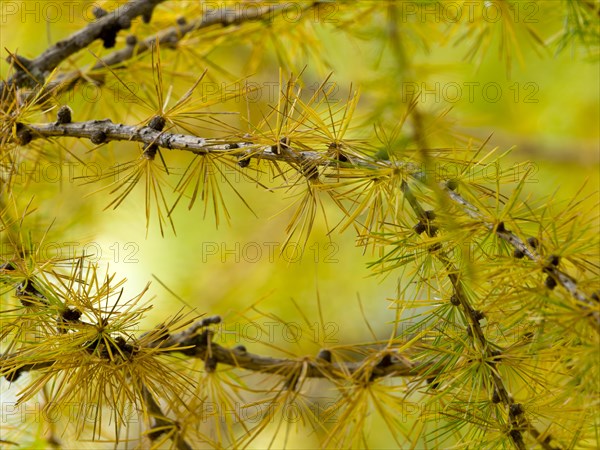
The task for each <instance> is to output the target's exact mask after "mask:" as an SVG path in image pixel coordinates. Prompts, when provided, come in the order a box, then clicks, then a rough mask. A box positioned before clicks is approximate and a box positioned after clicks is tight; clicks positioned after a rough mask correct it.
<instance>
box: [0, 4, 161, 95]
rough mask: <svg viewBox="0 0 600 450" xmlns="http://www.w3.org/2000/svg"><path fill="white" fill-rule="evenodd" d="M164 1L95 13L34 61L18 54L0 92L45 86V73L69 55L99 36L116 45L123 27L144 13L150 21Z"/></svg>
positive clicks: (107, 43)
mask: <svg viewBox="0 0 600 450" xmlns="http://www.w3.org/2000/svg"><path fill="white" fill-rule="evenodd" d="M163 1H165V0H130V1H129V2H128V3H127V4H125V5H123V6H121V7H119V8H117V9H115V10H114V11H112V12H111V13H107V14H105V15H102V14H104V13H102V14H100V13H99V12H97V13H96V16H97V18H98V19H97V20H96V21H95V22H93V23H90V24H89V25H87V26H86V27H85V28H83V29H81V30H79V31H77V32H75V33H73V34H72V35H71V36H69V37H68V38H66V39H63V40H62V41H58V42H57V43H56V44H54V45H53V46H51V47H50V48H48V49H47V50H46V51H44V52H43V53H42V54H41V55H40V56H38V57H37V58H35V59H33V60H27V59H26V58H23V57H20V56H16V57H15V58H16V60H17V61H15V66H16V70H17V72H16V73H15V74H14V75H13V76H12V77H10V78H9V79H8V81H7V82H6V83H4V82H2V83H0V93H1V94H2V95H0V96H2V97H3V96H4V95H3V94H4V92H3V91H4V90H5V89H6V88H19V87H22V86H25V85H27V86H31V87H33V86H35V85H43V84H44V79H45V77H46V75H47V74H48V73H49V72H51V71H52V70H54V69H55V68H56V67H58V65H59V64H60V63H61V62H63V61H64V60H65V59H67V58H68V57H69V56H71V55H73V54H75V53H77V52H78V51H80V50H82V49H84V48H86V47H88V46H89V45H90V44H91V43H92V42H94V41H95V40H96V39H103V41H104V46H105V47H107V48H109V47H112V46H114V39H115V37H116V35H117V33H118V32H119V31H120V30H123V29H128V28H130V26H131V22H132V20H134V19H135V18H136V17H138V16H143V17H144V20H145V21H148V22H149V21H150V17H151V16H152V11H153V10H154V8H155V7H156V5H158V4H159V3H162V2H163Z"/></svg>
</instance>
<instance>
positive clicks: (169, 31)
mask: <svg viewBox="0 0 600 450" xmlns="http://www.w3.org/2000/svg"><path fill="white" fill-rule="evenodd" d="M316 3H318V2H313V3H308V4H307V5H303V9H302V12H303V13H304V11H306V10H308V9H310V8H311V7H313V6H314V5H315V4H316ZM287 7H288V5H286V4H274V5H269V6H262V7H257V8H251V9H248V10H246V9H243V10H241V11H240V10H239V9H238V10H236V9H232V8H228V7H226V6H224V7H222V8H218V9H216V10H215V11H212V12H211V14H210V15H205V16H203V17H200V18H197V19H195V20H192V21H189V22H187V21H183V22H182V23H180V24H179V23H178V24H177V25H176V26H172V27H169V28H166V29H164V30H162V31H160V32H158V33H156V34H154V35H152V36H150V37H148V38H146V39H144V40H142V41H137V40H135V42H134V43H133V45H129V44H128V45H126V46H125V47H124V48H122V49H120V50H116V51H114V52H112V53H110V54H108V55H106V56H105V57H104V58H102V59H100V60H99V61H98V62H96V64H94V65H93V66H92V67H91V68H90V69H89V71H88V72H87V74H86V75H83V73H82V71H81V70H75V71H71V72H68V73H62V74H58V75H57V76H56V77H55V78H54V79H53V80H51V81H50V82H49V83H48V84H47V85H46V86H45V88H44V91H45V92H44V93H43V94H45V93H46V92H53V93H54V94H57V93H62V92H64V91H67V90H70V89H72V88H73V87H74V86H75V85H76V83H77V82H78V81H80V80H82V79H85V78H86V77H89V76H90V75H89V73H90V72H93V71H95V70H102V69H104V68H107V67H110V68H115V67H118V66H119V65H120V64H122V63H124V62H126V61H128V60H130V59H131V58H133V57H138V56H139V55H141V54H143V53H146V52H148V51H149V50H152V49H153V48H154V47H155V46H156V43H157V42H158V43H159V45H160V46H161V47H163V48H164V47H167V48H176V46H177V43H179V42H180V41H181V40H182V39H183V38H184V37H185V36H187V35H188V34H190V33H193V32H195V31H198V30H201V29H204V28H208V27H211V26H213V25H222V26H223V27H229V26H233V25H240V24H242V23H244V22H250V21H253V20H260V19H263V18H265V17H272V16H275V15H276V14H280V13H282V12H284V11H285V10H286V8H287ZM32 94H33V93H32ZM36 95H38V96H39V93H36ZM41 98H43V97H41Z"/></svg>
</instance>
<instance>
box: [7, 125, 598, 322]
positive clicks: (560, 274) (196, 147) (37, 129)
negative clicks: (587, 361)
mask: <svg viewBox="0 0 600 450" xmlns="http://www.w3.org/2000/svg"><path fill="white" fill-rule="evenodd" d="M17 125H19V124H17ZM17 129H19V126H17ZM19 133H21V135H19ZM52 137H75V138H87V139H90V140H92V142H94V143H96V144H100V143H103V142H109V141H133V142H139V143H142V144H144V145H145V146H149V145H157V146H159V147H162V148H166V149H171V150H183V151H189V152H192V153H196V154H209V153H221V154H231V155H244V158H245V159H250V158H257V159H266V160H270V161H280V162H285V163H287V164H290V165H292V166H293V167H295V168H296V169H298V170H300V171H301V172H303V170H302V168H306V167H316V166H326V165H329V164H331V162H332V161H331V158H330V157H329V156H327V154H326V153H324V152H319V151H317V150H309V151H306V150H299V149H294V148H292V146H290V145H287V144H286V146H285V150H286V151H281V152H275V151H273V146H272V145H267V146H264V145H263V146H258V145H257V144H255V143H252V142H245V141H238V142H231V139H229V140H226V139H208V138H202V137H198V136H194V135H187V134H173V133H169V132H159V131H156V130H155V129H153V128H150V127H147V126H143V127H136V126H133V125H124V124H115V123H113V122H112V121H111V120H110V119H104V120H91V121H87V122H73V123H64V124H60V123H57V122H53V123H46V124H27V125H24V124H21V131H20V132H19V131H18V132H17V136H16V137H14V138H13V139H12V140H13V141H14V142H17V143H20V144H21V145H25V144H27V143H29V142H30V141H32V140H35V139H42V138H52ZM228 141H229V142H228ZM244 149H245V151H244ZM374 162H375V161H374V160H373V161H369V160H368V159H366V158H365V160H363V161H354V162H353V163H350V166H357V167H360V168H369V167H371V168H375V167H376V166H375V165H374V164H373V163H374ZM381 163H382V161H378V164H380V165H381ZM387 163H388V164H389V165H392V164H395V165H396V167H398V168H400V169H402V170H405V171H406V173H407V175H408V176H410V177H413V178H415V179H417V180H422V178H423V173H422V172H421V171H419V170H418V168H417V167H416V165H414V164H412V163H402V162H387ZM440 188H441V190H442V191H443V192H444V193H445V194H446V195H447V196H448V198H449V199H450V200H452V201H453V202H454V203H455V204H458V205H460V206H461V209H462V210H463V211H464V212H465V214H467V215H468V216H470V217H471V218H473V219H475V220H477V221H479V222H480V223H481V224H482V225H483V226H484V227H486V228H487V229H488V230H494V231H495V233H496V234H497V235H498V237H500V238H501V239H503V240H504V241H506V242H507V243H509V244H510V245H511V246H513V247H514V248H515V250H518V251H520V252H522V253H523V254H524V255H525V256H527V257H528V258H529V259H530V260H532V261H534V262H536V263H538V264H540V265H542V267H543V270H544V272H545V273H547V274H548V275H549V276H550V277H552V278H553V279H554V280H555V281H556V282H557V283H558V284H560V285H561V286H562V287H563V288H565V290H566V291H567V292H569V294H570V295H571V296H572V297H573V298H574V299H575V300H577V301H578V302H579V306H580V308H581V309H582V310H583V311H584V312H585V314H586V315H589V316H590V317H591V318H592V319H593V322H594V328H595V330H596V331H597V332H598V333H600V312H599V311H595V310H594V309H595V308H596V307H597V302H596V301H595V300H594V299H593V298H592V296H591V295H590V296H587V295H586V294H585V293H584V292H583V291H581V290H580V289H579V288H578V287H577V282H576V281H575V279H574V278H573V277H571V276H570V275H568V274H567V273H565V272H564V271H561V270H560V269H559V268H558V267H557V266H556V265H555V264H552V263H547V262H545V261H544V259H543V257H542V256H541V255H540V254H539V253H537V252H536V251H535V250H533V249H531V248H530V247H529V246H528V245H526V244H525V243H524V242H523V241H522V240H521V238H519V237H518V236H517V235H516V234H514V233H513V232H511V231H509V230H506V229H505V228H504V226H499V225H498V224H495V223H492V222H489V221H487V220H486V218H485V216H484V215H483V214H482V213H481V212H480V211H479V210H478V209H477V207H475V206H474V205H472V204H471V203H469V202H468V201H467V200H466V199H465V198H463V197H462V196H461V195H460V194H458V193H457V192H455V191H454V190H452V189H450V188H449V187H448V185H447V183H441V184H440ZM408 198H409V200H410V197H408ZM414 208H415V206H414V205H413V209H414ZM415 213H416V214H417V216H418V217H419V219H423V220H428V219H427V217H426V216H425V215H424V214H425V212H424V211H419V210H415Z"/></svg>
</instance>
